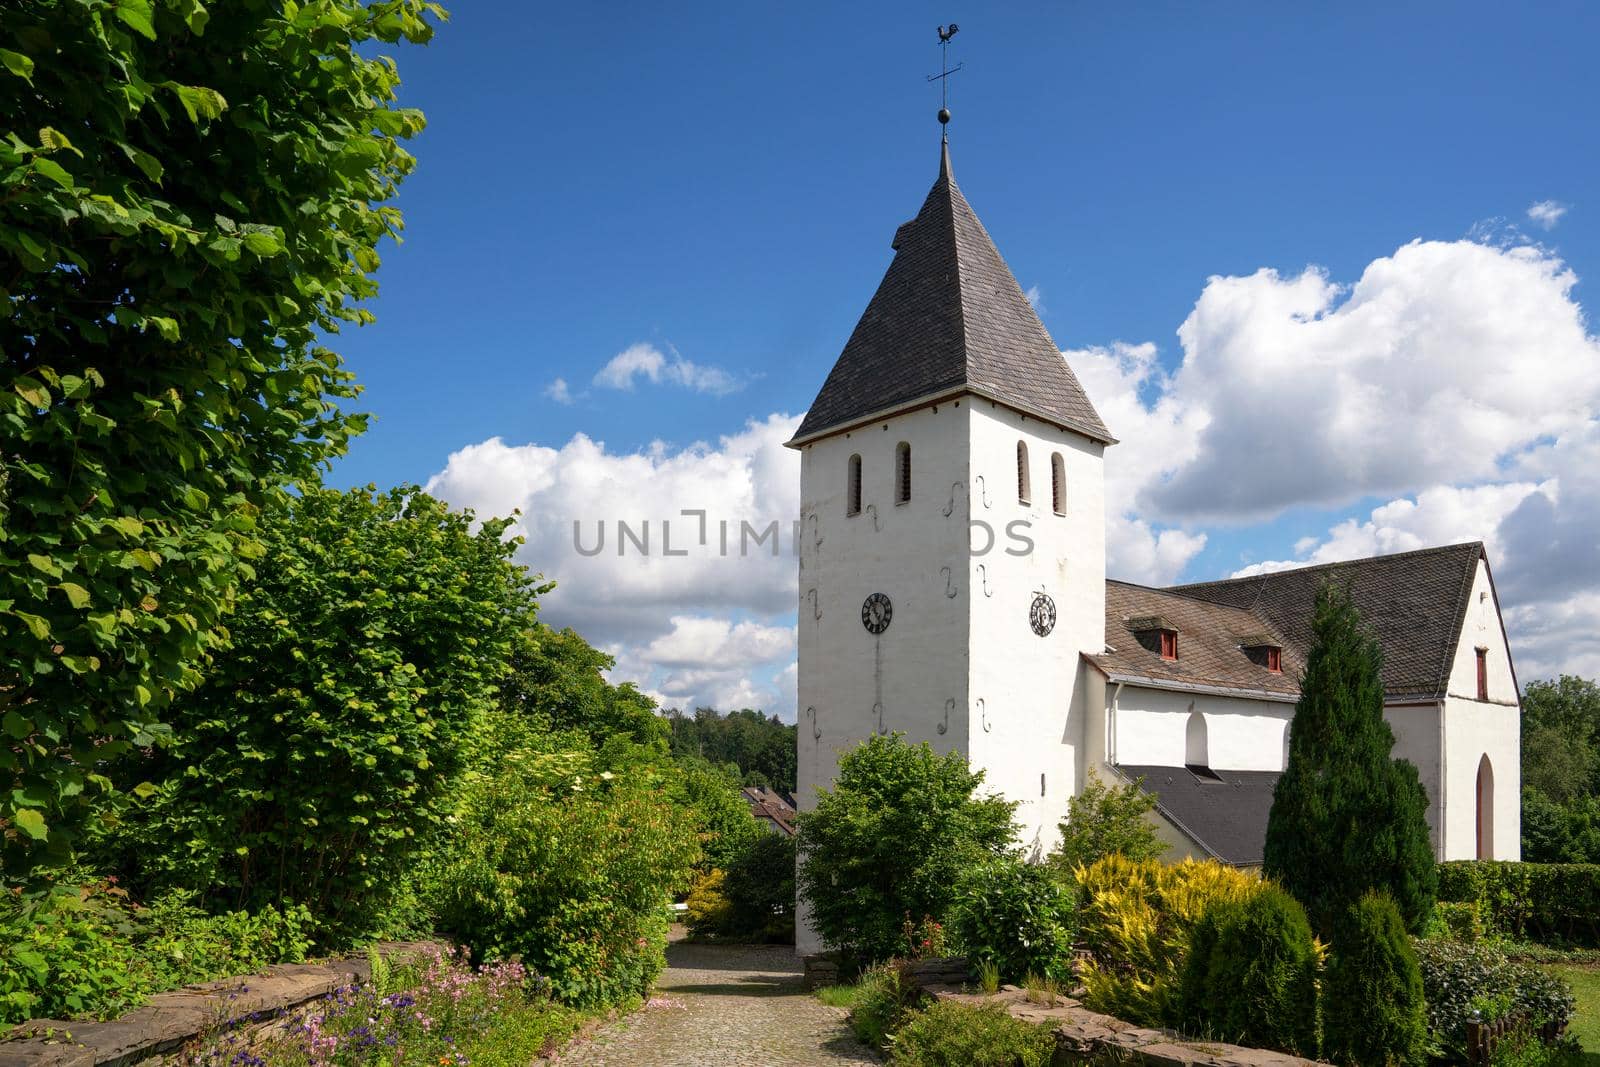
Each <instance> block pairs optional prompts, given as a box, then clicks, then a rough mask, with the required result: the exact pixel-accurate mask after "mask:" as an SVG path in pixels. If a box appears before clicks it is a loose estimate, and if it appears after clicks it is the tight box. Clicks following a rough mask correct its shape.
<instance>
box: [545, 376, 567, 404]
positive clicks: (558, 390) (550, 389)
mask: <svg viewBox="0 0 1600 1067" xmlns="http://www.w3.org/2000/svg"><path fill="white" fill-rule="evenodd" d="M544 395H545V396H547V397H549V398H550V399H551V400H554V401H555V402H556V403H557V404H570V403H572V390H571V389H570V388H569V387H568V386H567V380H566V379H565V378H557V379H556V380H555V381H553V382H551V383H550V384H549V385H547V386H545V387H544Z"/></svg>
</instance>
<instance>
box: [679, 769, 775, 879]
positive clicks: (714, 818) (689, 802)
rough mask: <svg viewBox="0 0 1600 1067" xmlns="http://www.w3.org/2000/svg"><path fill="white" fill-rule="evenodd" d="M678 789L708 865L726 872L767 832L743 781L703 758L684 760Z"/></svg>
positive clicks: (680, 770)
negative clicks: (743, 789) (752, 809)
mask: <svg viewBox="0 0 1600 1067" xmlns="http://www.w3.org/2000/svg"><path fill="white" fill-rule="evenodd" d="M675 791H676V792H677V794H678V795H679V796H680V797H681V798H682V801H683V803H684V805H685V806H686V807H687V808H688V810H689V811H690V813H691V817H692V818H693V819H694V825H695V831H696V833H698V834H699V836H700V847H701V850H702V852H703V854H704V856H705V864H706V866H707V867H717V868H721V869H722V870H724V871H726V870H727V869H728V867H729V865H730V864H732V863H733V861H734V859H735V857H737V856H738V855H739V854H740V853H741V852H743V851H744V850H745V849H746V848H748V847H749V845H750V843H751V842H753V841H754V840H755V839H756V838H757V837H758V836H760V835H761V834H762V833H764V832H765V831H763V830H762V828H761V824H760V823H758V822H756V820H755V817H754V816H752V815H751V814H750V804H749V802H748V801H746V800H745V798H744V797H743V796H742V795H740V793H739V783H738V782H737V781H736V780H734V779H732V778H730V777H728V776H727V775H725V774H723V773H722V772H721V771H719V770H717V769H716V768H714V767H712V766H710V765H709V764H707V763H706V762H705V761H703V760H701V761H684V762H683V763H680V765H679V776H678V782H677V784H676V789H675Z"/></svg>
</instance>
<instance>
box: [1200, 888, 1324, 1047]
mask: <svg viewBox="0 0 1600 1067" xmlns="http://www.w3.org/2000/svg"><path fill="white" fill-rule="evenodd" d="M1317 962H1318V961H1317V946H1316V943H1315V941H1314V939H1313V938H1312V936H1311V926H1310V924H1309V923H1308V922H1307V921H1306V914H1305V909H1303V908H1302V907H1301V906H1300V904H1299V902H1298V901H1296V900H1295V899H1294V898H1293V897H1291V896H1289V894H1287V893H1285V892H1284V891H1283V890H1281V889H1279V888H1277V887H1276V886H1271V885H1268V886H1263V887H1262V888H1261V889H1260V890H1258V891H1257V892H1256V893H1254V894H1252V895H1251V896H1250V897H1249V898H1248V899H1247V900H1245V901H1243V902H1241V903H1237V904H1223V905H1221V906H1219V907H1216V908H1212V909H1210V910H1208V911H1207V912H1206V914H1205V916H1204V917H1203V918H1202V919H1201V921H1200V924H1199V926H1198V927H1196V929H1195V931H1194V939H1193V943H1192V945H1191V947H1190V951H1189V954H1188V959H1187V961H1186V962H1185V965H1184V970H1183V981H1182V987H1181V991H1180V995H1179V1022H1180V1024H1181V1025H1182V1027H1183V1029H1185V1030H1186V1031H1188V1032H1189V1033H1192V1034H1195V1035H1199V1036H1204V1037H1213V1038H1217V1039H1219V1040H1222V1041H1231V1042H1234V1043H1236V1044H1240V1045H1249V1046H1253V1047H1257V1048H1272V1049H1280V1050H1282V1051H1284V1052H1292V1053H1297V1054H1299V1055H1304V1056H1313V1057H1314V1056H1315V1055H1316V1052H1317V986H1316V981H1317Z"/></svg>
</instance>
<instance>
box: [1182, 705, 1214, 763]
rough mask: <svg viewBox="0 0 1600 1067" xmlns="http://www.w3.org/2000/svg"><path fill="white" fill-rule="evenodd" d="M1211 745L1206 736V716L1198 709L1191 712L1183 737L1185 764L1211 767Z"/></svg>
mask: <svg viewBox="0 0 1600 1067" xmlns="http://www.w3.org/2000/svg"><path fill="white" fill-rule="evenodd" d="M1210 749H1211V745H1210V741H1209V739H1208V738H1207V737H1206V717H1205V715H1204V714H1203V713H1201V712H1198V711H1191V712H1190V713H1189V724H1188V726H1187V727H1186V728H1185V729H1184V737H1183V763H1184V766H1186V767H1190V768H1195V767H1201V768H1204V767H1210V766H1211V751H1210Z"/></svg>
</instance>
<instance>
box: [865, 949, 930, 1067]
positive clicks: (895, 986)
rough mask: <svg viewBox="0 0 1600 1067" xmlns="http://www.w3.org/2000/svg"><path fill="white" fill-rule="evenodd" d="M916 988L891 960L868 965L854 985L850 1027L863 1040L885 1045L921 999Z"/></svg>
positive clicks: (872, 1044) (886, 1045) (868, 1042)
mask: <svg viewBox="0 0 1600 1067" xmlns="http://www.w3.org/2000/svg"><path fill="white" fill-rule="evenodd" d="M921 999H922V998H921V997H920V996H919V995H918V993H917V991H916V990H915V989H914V988H913V987H912V986H910V985H908V984H907V983H906V982H905V980H904V979H903V978H901V976H900V969H899V967H897V966H896V965H894V964H892V963H880V964H878V965H876V966H874V967H870V968H868V969H867V970H866V971H865V972H863V973H862V975H861V980H860V981H859V982H858V983H857V985H856V994H855V1000H854V1002H853V1004H852V1005H851V1008H850V1029H851V1030H853V1031H855V1035H856V1037H858V1038H860V1039H861V1041H862V1043H863V1044H865V1045H867V1046H869V1047H871V1048H875V1049H879V1050H882V1049H886V1048H888V1046H889V1042H890V1040H891V1039H892V1038H893V1036H894V1034H895V1031H897V1030H899V1029H900V1026H901V1024H902V1023H904V1022H905V1020H906V1018H907V1017H908V1016H909V1015H910V1014H911V1013H912V1012H913V1011H915V1010H916V1009H917V1006H918V1005H919V1003H920V1002H921Z"/></svg>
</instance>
